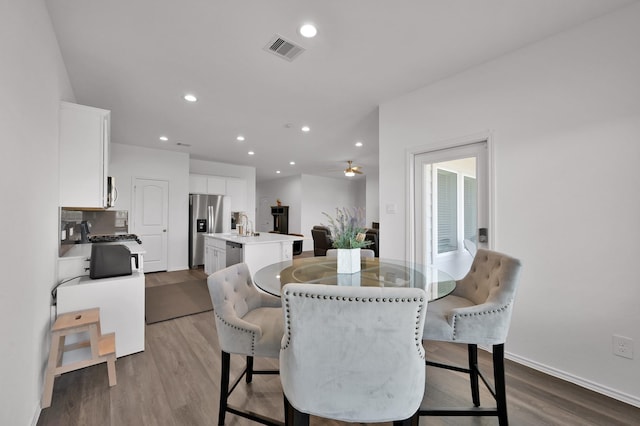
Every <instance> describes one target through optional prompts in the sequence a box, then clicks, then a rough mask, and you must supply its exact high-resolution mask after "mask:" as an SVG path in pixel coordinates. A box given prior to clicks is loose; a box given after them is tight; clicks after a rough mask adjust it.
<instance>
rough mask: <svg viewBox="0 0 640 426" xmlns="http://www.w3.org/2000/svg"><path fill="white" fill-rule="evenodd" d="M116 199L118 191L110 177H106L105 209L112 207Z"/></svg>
mask: <svg viewBox="0 0 640 426" xmlns="http://www.w3.org/2000/svg"><path fill="white" fill-rule="evenodd" d="M117 199H118V190H117V189H116V185H115V180H114V179H113V177H112V176H107V208H109V207H113V206H115V204H116V200H117Z"/></svg>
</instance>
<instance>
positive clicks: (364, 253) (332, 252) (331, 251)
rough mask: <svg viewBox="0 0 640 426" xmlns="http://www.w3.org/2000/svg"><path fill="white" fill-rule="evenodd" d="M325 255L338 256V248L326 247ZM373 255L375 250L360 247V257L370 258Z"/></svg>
mask: <svg viewBox="0 0 640 426" xmlns="http://www.w3.org/2000/svg"><path fill="white" fill-rule="evenodd" d="M327 257H338V249H328V250H327ZM374 257H375V252H374V251H373V250H371V249H360V258H361V259H362V258H371V259H373V258H374Z"/></svg>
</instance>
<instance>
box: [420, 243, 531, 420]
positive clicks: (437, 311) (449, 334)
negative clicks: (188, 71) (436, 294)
mask: <svg viewBox="0 0 640 426" xmlns="http://www.w3.org/2000/svg"><path fill="white" fill-rule="evenodd" d="M520 267H521V264H520V261H519V260H518V259H515V258H513V257H510V256H507V255H506V254H502V253H498V252H495V251H490V250H486V249H478V251H477V252H476V255H475V256H474V259H473V263H472V264H471V269H470V270H469V272H468V273H467V275H466V276H465V277H464V278H462V279H461V280H458V281H457V282H456V288H455V290H454V291H453V292H452V293H451V294H450V295H448V296H446V297H444V298H442V299H439V300H436V301H433V302H430V303H429V311H428V312H427V320H426V322H425V327H424V335H423V339H424V340H437V341H441V342H454V343H464V344H467V346H468V356H469V365H468V367H459V366H452V365H447V364H441V363H436V362H431V361H427V362H426V364H427V366H433V367H439V368H445V369H448V370H454V371H459V372H464V373H468V374H469V378H470V384H471V397H472V400H473V405H474V407H473V408H460V409H451V408H446V409H441V408H428V409H421V410H420V415H421V416H465V415H466V416H498V419H499V423H500V425H501V426H505V425H507V424H508V418H507V398H506V386H505V375H504V343H505V342H506V340H507V334H508V332H509V325H510V323H511V312H512V311H513V302H514V298H515V293H516V287H517V283H518V275H519V273H520ZM478 345H484V346H492V348H493V355H492V357H493V372H494V385H493V388H492V387H491V386H490V384H489V382H488V381H487V380H486V379H485V377H484V376H483V375H482V372H481V371H480V370H479V368H478ZM478 378H481V379H482V381H483V382H484V383H485V385H486V386H487V388H488V389H489V391H490V393H491V394H492V395H493V396H494V398H495V400H496V407H495V408H478V407H480V391H479V382H478Z"/></svg>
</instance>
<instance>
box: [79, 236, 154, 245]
mask: <svg viewBox="0 0 640 426" xmlns="http://www.w3.org/2000/svg"><path fill="white" fill-rule="evenodd" d="M118 241H136V242H137V243H138V244H142V240H141V239H140V238H138V236H137V235H136V234H118V235H89V242H90V243H113V242H118Z"/></svg>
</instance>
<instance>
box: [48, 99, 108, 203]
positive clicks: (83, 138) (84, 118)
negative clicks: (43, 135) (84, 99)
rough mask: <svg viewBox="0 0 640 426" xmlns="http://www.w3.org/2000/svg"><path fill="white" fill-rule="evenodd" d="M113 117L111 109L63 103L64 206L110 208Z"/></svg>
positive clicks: (61, 180)
mask: <svg viewBox="0 0 640 426" xmlns="http://www.w3.org/2000/svg"><path fill="white" fill-rule="evenodd" d="M110 117H111V113H110V112H109V111H107V110H103V109H99V108H93V107H88V106H84V105H77V104H72V103H68V102H61V104H60V158H59V162H60V205H61V206H64V207H94V208H104V207H106V206H107V176H108V164H109V137H110V135H109V133H110V119H111V118H110Z"/></svg>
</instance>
